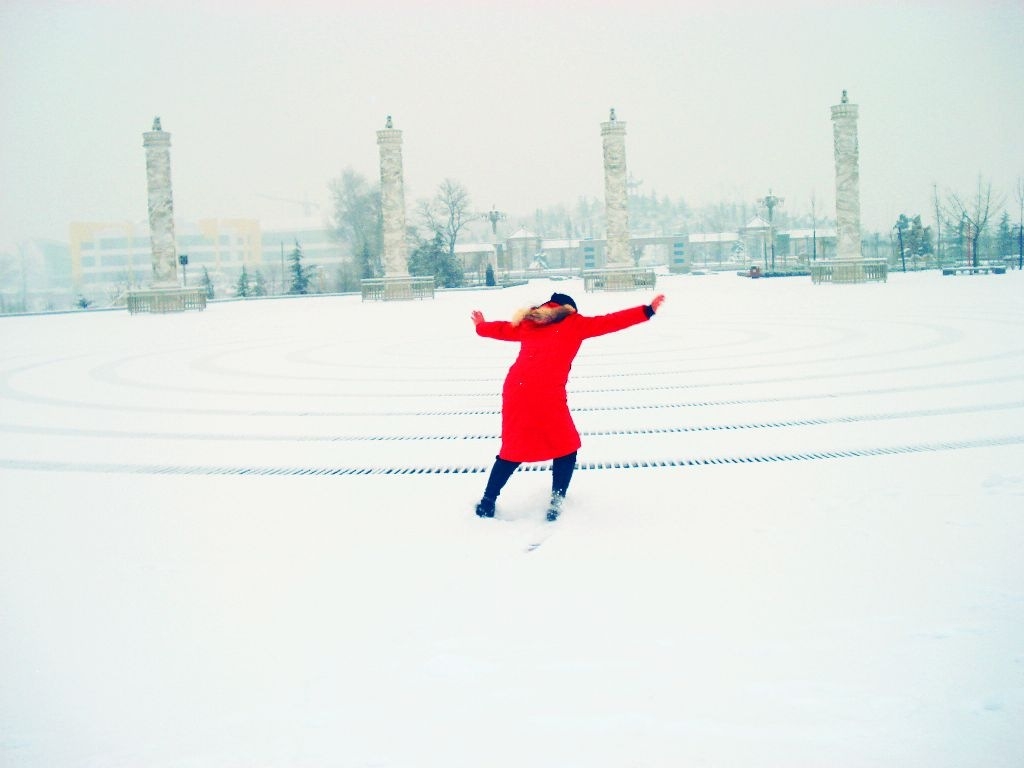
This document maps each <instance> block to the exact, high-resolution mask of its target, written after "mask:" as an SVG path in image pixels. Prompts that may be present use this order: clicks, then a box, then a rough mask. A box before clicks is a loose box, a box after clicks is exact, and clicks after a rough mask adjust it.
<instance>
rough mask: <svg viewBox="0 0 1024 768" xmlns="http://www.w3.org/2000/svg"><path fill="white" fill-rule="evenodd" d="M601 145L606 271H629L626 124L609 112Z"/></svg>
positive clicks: (630, 261)
mask: <svg viewBox="0 0 1024 768" xmlns="http://www.w3.org/2000/svg"><path fill="white" fill-rule="evenodd" d="M601 138H602V143H603V145H604V208H605V222H606V226H607V238H608V245H607V247H606V249H605V254H606V257H607V263H606V265H605V266H606V267H608V268H609V269H614V268H616V267H630V266H632V264H633V259H632V257H631V255H630V252H629V195H628V189H627V186H626V124H625V123H621V122H619V121H618V120H616V118H615V110H614V109H612V110H611V113H610V115H609V118H608V122H606V123H601Z"/></svg>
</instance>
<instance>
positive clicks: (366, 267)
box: [359, 242, 376, 280]
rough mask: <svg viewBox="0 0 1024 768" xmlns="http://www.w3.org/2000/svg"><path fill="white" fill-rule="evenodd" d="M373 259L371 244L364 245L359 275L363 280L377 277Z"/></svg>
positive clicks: (360, 253)
mask: <svg viewBox="0 0 1024 768" xmlns="http://www.w3.org/2000/svg"><path fill="white" fill-rule="evenodd" d="M374 272H375V270H374V263H373V257H372V256H371V255H370V244H369V243H367V242H364V243H363V249H362V250H361V251H360V252H359V274H360V276H361V278H362V279H363V280H368V279H370V278H371V277H376V274H374Z"/></svg>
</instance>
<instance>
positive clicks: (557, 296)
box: [548, 293, 579, 312]
mask: <svg viewBox="0 0 1024 768" xmlns="http://www.w3.org/2000/svg"><path fill="white" fill-rule="evenodd" d="M552 301H553V302H555V304H563V305H564V304H568V305H569V306H570V307H572V308H573V309H575V310H576V311H577V312H579V309H578V308H577V306H576V302H575V301H573V300H572V296H567V295H566V294H564V293H552V294H551V298H550V299H548V302H552Z"/></svg>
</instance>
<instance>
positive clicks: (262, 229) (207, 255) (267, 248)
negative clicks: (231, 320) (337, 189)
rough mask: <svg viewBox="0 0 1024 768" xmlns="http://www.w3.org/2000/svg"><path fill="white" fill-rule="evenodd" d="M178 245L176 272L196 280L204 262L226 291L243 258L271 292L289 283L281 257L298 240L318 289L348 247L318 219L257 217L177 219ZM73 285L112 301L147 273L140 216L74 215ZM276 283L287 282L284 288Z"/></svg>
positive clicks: (221, 292) (145, 232)
mask: <svg viewBox="0 0 1024 768" xmlns="http://www.w3.org/2000/svg"><path fill="white" fill-rule="evenodd" d="M175 240H176V243H177V252H178V256H179V258H180V257H181V256H187V257H188V264H187V265H186V266H185V267H184V269H179V272H178V276H179V280H182V281H185V280H187V281H188V283H189V285H197V284H198V281H199V280H200V279H201V276H202V274H203V269H204V268H205V269H206V271H207V273H208V274H209V275H210V279H211V280H212V281H213V283H214V286H215V291H216V295H217V296H230V295H232V293H233V292H234V288H235V285H236V284H237V282H238V277H239V275H240V274H241V272H242V267H243V266H245V268H246V270H247V271H248V272H249V273H253V272H255V271H256V270H260V271H261V273H262V274H263V277H264V279H265V280H266V282H267V285H268V287H269V288H270V290H271V292H283V291H284V290H286V286H287V280H288V278H287V268H288V264H287V258H288V255H289V254H290V253H291V252H292V251H293V250H294V248H295V243H296V242H298V243H299V245H300V246H301V248H302V257H303V264H304V265H305V266H307V267H309V268H312V270H313V272H314V274H313V283H314V285H315V286H316V288H317V290H321V291H325V290H331V289H332V283H333V278H332V275H331V272H332V271H335V270H336V269H337V268H338V267H340V265H341V264H342V263H343V262H344V261H345V260H346V255H345V254H346V251H345V250H344V249H343V246H342V245H341V244H339V243H338V242H336V241H335V239H334V238H333V235H332V233H331V232H330V231H329V230H327V229H326V228H325V227H324V225H323V223H322V222H321V221H320V220H318V219H296V220H289V221H280V222H268V223H261V222H260V221H259V220H257V219H227V218H223V219H201V220H199V221H197V222H175ZM69 254H70V255H69V259H68V262H69V267H70V270H69V278H70V279H69V283H70V286H71V289H72V290H73V291H74V292H75V293H78V294H82V295H83V296H86V297H87V298H89V299H90V300H92V301H96V302H100V303H114V302H116V301H117V299H118V297H119V296H121V295H122V294H123V293H124V292H125V291H127V290H128V289H131V288H136V287H141V286H145V285H148V284H149V282H150V281H151V279H152V260H151V245H150V240H149V227H148V225H147V224H145V223H144V222H129V221H120V222H75V223H73V224H71V227H70V247H69ZM282 286H285V287H284V288H282Z"/></svg>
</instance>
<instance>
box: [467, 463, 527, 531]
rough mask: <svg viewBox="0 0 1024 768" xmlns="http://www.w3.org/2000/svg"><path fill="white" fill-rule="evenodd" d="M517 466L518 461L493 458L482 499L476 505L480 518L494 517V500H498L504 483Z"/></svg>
mask: <svg viewBox="0 0 1024 768" xmlns="http://www.w3.org/2000/svg"><path fill="white" fill-rule="evenodd" d="M518 466H519V462H518V461H507V460H506V459H502V458H499V457H498V456H495V457H494V466H493V467H491V474H490V476H489V477H488V478H487V487H486V488H484V497H483V498H482V499H480V503H479V504H477V505H476V513H477V515H479V516H480V517H494V500H495V499H497V498H498V494H499V493H501V489H502V488H504V487H505V483H507V482H508V479H509V478H510V477H512V473H513V472H515V471H516V468H517V467H518Z"/></svg>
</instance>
